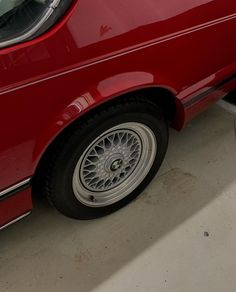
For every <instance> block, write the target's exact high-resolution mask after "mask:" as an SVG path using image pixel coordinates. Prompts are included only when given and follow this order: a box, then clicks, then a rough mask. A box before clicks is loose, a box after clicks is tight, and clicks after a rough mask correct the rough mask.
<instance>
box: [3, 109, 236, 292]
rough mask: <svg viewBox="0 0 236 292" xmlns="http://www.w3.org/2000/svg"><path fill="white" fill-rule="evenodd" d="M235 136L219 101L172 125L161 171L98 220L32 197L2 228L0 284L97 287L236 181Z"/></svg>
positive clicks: (22, 288) (6, 286)
mask: <svg viewBox="0 0 236 292" xmlns="http://www.w3.org/2000/svg"><path fill="white" fill-rule="evenodd" d="M234 139H235V138H234V131H233V121H232V117H231V116H230V115H228V114H226V113H225V112H223V111H222V110H221V109H219V108H218V107H217V106H216V107H213V108H212V109H210V110H209V111H207V112H205V113H203V114H202V115H200V116H199V117H198V118H196V119H195V120H194V121H193V122H191V123H190V124H189V125H188V127H187V128H186V129H184V130H183V131H182V132H181V133H177V132H175V131H171V138H170V147H169V150H168V153H167V158H166V161H165V163H164V164H163V167H162V170H161V172H160V175H158V177H157V178H156V179H155V180H154V182H153V183H152V184H151V185H150V186H149V187H148V188H147V189H146V190H145V192H144V193H143V194H142V195H141V196H140V197H139V198H138V199H137V200H136V201H134V202H133V203H131V204H130V205H129V206H127V207H126V208H124V209H122V210H120V211H118V212H117V213H115V214H113V215H110V216H108V217H105V218H102V219H99V220H94V221H75V220H71V219H68V218H65V217H64V216H62V215H60V214H58V213H57V212H56V211H55V210H53V209H52V208H51V207H49V205H48V204H47V203H46V202H45V201H44V200H41V199H40V200H39V198H34V201H35V204H34V205H35V209H34V210H33V213H32V215H31V216H29V217H28V218H26V219H24V220H23V221H21V222H19V223H17V224H15V225H13V226H11V227H9V228H8V229H5V230H4V231H2V232H1V234H0V262H1V265H0V279H4V280H3V281H2V280H1V283H0V288H1V291H2V292H3V291H5V290H8V291H11V290H12V291H16V288H17V287H18V288H19V287H20V291H39V290H42V289H43V290H44V291H57V292H58V291H66V290H68V291H83V292H90V291H94V290H96V288H97V287H98V286H99V285H101V284H102V283H104V282H105V281H106V280H107V279H109V278H111V277H112V276H113V275H114V274H115V273H117V272H118V271H120V270H121V269H122V268H124V267H125V266H126V265H127V264H128V263H129V262H131V261H133V260H134V259H135V258H137V257H139V256H140V255H141V254H142V253H143V252H145V250H147V249H148V248H150V247H151V246H153V245H154V244H155V243H156V242H157V241H159V240H160V239H162V238H163V237H164V236H166V235H167V234H168V233H170V232H173V230H175V229H176V228H177V227H178V226H180V225H181V224H183V223H184V222H185V221H186V220H188V219H189V218H191V217H192V216H194V215H195V214H196V213H198V212H199V211H200V210H201V209H203V208H205V207H206V206H207V205H209V204H211V202H212V201H214V200H216V199H217V197H219V196H221V195H222V194H223V193H224V192H225V190H226V189H227V188H228V187H229V186H230V185H232V183H235V181H236V175H235V174H236V143H235V140H234ZM204 231H205V230H204V227H203V232H204ZM199 236H202V235H201V234H200V235H199ZM156 260H157V261H158V258H157V259H156ZM18 291H19V290H18Z"/></svg>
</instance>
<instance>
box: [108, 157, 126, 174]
mask: <svg viewBox="0 0 236 292" xmlns="http://www.w3.org/2000/svg"><path fill="white" fill-rule="evenodd" d="M122 165H123V160H122V159H116V160H115V161H113V162H112V164H111V167H110V169H111V171H117V170H118V169H120V168H121V167H122Z"/></svg>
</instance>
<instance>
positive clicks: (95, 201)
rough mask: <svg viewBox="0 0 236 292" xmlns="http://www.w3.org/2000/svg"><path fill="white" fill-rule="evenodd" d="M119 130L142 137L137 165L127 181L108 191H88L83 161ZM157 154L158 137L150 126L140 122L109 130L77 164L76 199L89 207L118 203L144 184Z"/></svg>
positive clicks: (75, 178)
mask: <svg viewBox="0 0 236 292" xmlns="http://www.w3.org/2000/svg"><path fill="white" fill-rule="evenodd" d="M117 130H129V131H133V132H134V133H135V134H136V135H138V136H139V137H140V140H141V142H142V149H141V155H140V157H139V161H138V163H137V165H136V166H135V168H134V169H133V170H132V172H131V174H130V175H129V176H128V177H127V179H125V180H124V181H122V182H121V183H120V184H118V185H117V186H115V187H114V188H112V189H110V190H108V191H96V192H95V191H91V190H88V189H86V188H85V187H84V185H83V183H82V181H81V178H80V173H81V165H82V162H83V159H84V158H85V156H86V154H87V153H88V151H89V150H90V149H91V147H93V146H94V145H95V144H96V143H97V142H98V141H99V140H100V139H101V138H102V137H104V136H105V135H107V134H109V133H112V132H114V131H117ZM156 153H157V141H156V137H155V134H154V132H153V130H152V129H151V128H150V127H149V126H147V125H145V124H143V123H138V122H127V123H122V124H120V125H117V126H115V127H112V128H110V129H108V130H107V131H105V132H104V133H102V134H101V135H99V136H98V137H97V138H96V139H95V140H93V141H92V143H90V145H89V146H88V147H87V148H86V149H85V151H84V152H83V154H82V155H81V157H80V159H79V161H78V162H77V165H76V167H75V170H74V174H73V180H72V187H73V192H74V195H75V197H76V198H77V200H78V201H79V202H81V203H82V204H84V205H86V206H88V207H106V206H109V205H112V204H114V203H117V202H118V201H120V200H122V199H124V198H125V197H126V196H127V195H129V194H130V193H132V191H134V190H135V189H136V188H137V187H138V186H139V185H140V184H141V183H142V181H143V180H144V179H145V177H146V175H147V174H148V173H149V171H150V169H151V168H152V165H153V163H154V160H155V157H156Z"/></svg>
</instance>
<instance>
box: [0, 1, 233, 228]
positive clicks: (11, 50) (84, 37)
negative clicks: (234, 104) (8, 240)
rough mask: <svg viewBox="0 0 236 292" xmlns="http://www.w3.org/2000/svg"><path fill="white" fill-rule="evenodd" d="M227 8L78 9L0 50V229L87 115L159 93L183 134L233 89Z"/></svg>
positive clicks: (127, 5)
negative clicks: (135, 95)
mask: <svg viewBox="0 0 236 292" xmlns="http://www.w3.org/2000/svg"><path fill="white" fill-rule="evenodd" d="M235 32H236V2H235V0H227V1H225V0H173V1H171V3H169V2H168V1H165V0H135V1H134V0H127V1H122V0H109V1H106V0H96V1H88V0H78V1H74V2H73V3H72V5H71V7H70V9H69V11H67V13H66V15H64V16H63V18H62V19H60V20H59V21H58V23H57V24H55V25H54V26H53V27H52V28H51V29H50V30H49V31H47V32H46V33H44V34H42V35H41V36H38V37H36V38H35V39H33V40H30V41H25V42H23V43H20V44H16V45H13V46H11V47H7V48H3V49H1V50H0V74H1V78H0V105H1V106H0V137H1V142H0V194H1V196H0V227H3V226H5V225H7V224H9V223H11V222H14V221H15V220H17V219H18V218H21V217H22V216H24V215H25V214H28V213H29V212H30V211H31V209H32V199H31V184H30V182H31V179H32V177H33V176H34V174H35V172H36V170H37V166H38V164H39V162H40V160H41V159H42V157H43V156H44V153H45V151H46V150H47V148H48V147H49V145H50V144H51V143H52V142H53V141H54V139H55V138H56V137H58V135H60V133H61V132H62V131H63V130H64V129H66V128H67V127H68V125H70V124H71V123H73V122H74V121H75V120H78V119H80V117H81V116H83V115H85V114H87V115H88V114H91V112H92V109H93V108H95V107H99V106H100V105H101V104H103V103H106V102H108V101H109V102H112V100H114V99H116V98H119V97H120V96H122V95H124V94H126V93H128V92H134V91H139V90H152V91H156V92H160V91H161V92H163V93H164V94H165V96H166V99H168V100H169V101H171V102H172V103H173V104H174V105H175V116H174V118H173V119H172V125H173V127H175V128H176V129H178V130H179V129H181V128H182V127H183V126H184V125H185V124H186V123H187V122H188V121H189V120H190V119H192V118H193V117H194V116H196V115H197V114H198V113H199V112H201V111H203V110H205V109H206V108H208V107H209V106H210V105H211V104H213V103H215V102H216V101H217V100H219V99H220V98H222V97H224V96H225V95H226V94H227V93H229V92H230V91H231V90H233V89H235V88H236V40H235Z"/></svg>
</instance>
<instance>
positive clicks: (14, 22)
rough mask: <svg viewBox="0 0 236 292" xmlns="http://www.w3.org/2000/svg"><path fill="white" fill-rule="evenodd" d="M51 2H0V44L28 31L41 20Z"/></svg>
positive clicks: (30, 0) (11, 0)
mask: <svg viewBox="0 0 236 292" xmlns="http://www.w3.org/2000/svg"><path fill="white" fill-rule="evenodd" d="M50 2H52V0H0V42H4V41H7V40H10V39H12V38H16V37H18V36H20V35H22V34H25V33H26V32H27V31H29V30H30V29H31V28H32V27H34V25H35V24H36V23H38V21H39V20H40V19H41V18H42V16H43V14H44V13H45V11H46V10H47V9H48V7H49V3H50Z"/></svg>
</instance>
